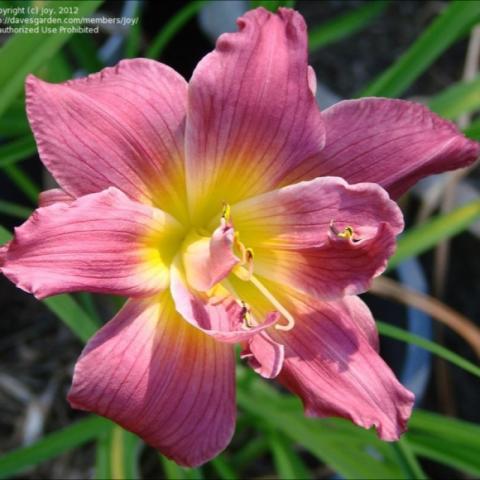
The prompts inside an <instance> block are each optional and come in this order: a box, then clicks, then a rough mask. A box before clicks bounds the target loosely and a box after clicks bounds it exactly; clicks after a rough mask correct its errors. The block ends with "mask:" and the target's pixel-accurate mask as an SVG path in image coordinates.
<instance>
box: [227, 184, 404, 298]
mask: <svg viewBox="0 0 480 480" xmlns="http://www.w3.org/2000/svg"><path fill="white" fill-rule="evenodd" d="M231 211H232V220H233V222H234V224H235V228H236V229H237V230H238V231H239V232H240V236H241V240H242V242H244V244H245V246H248V247H252V248H253V251H254V272H255V274H258V275H260V276H263V277H265V278H268V279H270V280H274V281H276V282H277V283H286V284H288V285H290V286H292V287H294V288H296V289H297V290H300V291H302V292H304V293H307V294H309V295H312V296H315V297H317V298H320V299H328V300H331V299H335V298H339V297H341V296H343V295H346V294H348V295H351V294H356V293H360V292H363V291H365V290H367V289H368V286H369V285H370V282H371V280H372V279H373V278H374V277H375V276H377V275H379V274H380V273H382V272H383V271H384V269H385V267H386V265H387V260H388V258H389V257H390V256H391V255H392V254H393V252H394V250H395V236H396V235H397V234H399V233H400V232H401V230H402V229H403V218H402V213H401V211H400V209H399V208H398V206H397V205H396V203H395V202H394V201H392V200H390V198H389V197H388V194H387V193H386V192H385V190H383V189H382V188H381V187H379V186H378V185H375V184H371V183H361V184H356V185H349V184H348V183H347V182H345V180H343V179H341V178H337V177H322V178H317V179H314V180H311V181H308V182H301V183H298V184H295V185H291V186H288V187H283V188H281V189H278V190H274V191H272V192H268V193H265V194H263V195H259V196H256V197H253V198H250V199H247V200H245V201H243V202H240V203H237V204H234V205H232V208H231ZM332 222H333V223H332ZM347 226H349V227H352V228H353V232H354V233H353V239H348V238H342V237H339V236H338V235H337V234H336V233H334V231H333V230H335V231H338V232H342V231H343V230H344V229H345V227H347Z"/></svg>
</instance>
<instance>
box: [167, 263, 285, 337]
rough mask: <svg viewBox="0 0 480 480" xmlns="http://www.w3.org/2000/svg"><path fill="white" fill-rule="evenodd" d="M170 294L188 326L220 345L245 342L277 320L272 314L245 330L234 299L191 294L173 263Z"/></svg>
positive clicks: (196, 293)
mask: <svg viewBox="0 0 480 480" xmlns="http://www.w3.org/2000/svg"><path fill="white" fill-rule="evenodd" d="M170 291H171V294H172V297H173V300H174V302H175V308H176V309H177V312H178V313H179V314H180V315H181V316H182V317H183V318H184V319H185V320H186V321H187V322H189V323H190V324H191V325H193V326H194V327H196V328H198V329H199V330H201V331H202V332H204V333H206V334H207V335H210V336H212V337H214V338H215V339H216V340H218V341H220V342H226V343H237V342H242V341H245V340H247V339H249V338H251V337H253V336H254V335H256V334H257V333H259V332H261V331H262V330H265V329H267V328H269V327H271V326H272V325H274V324H275V323H276V322H277V321H278V319H279V315H278V314H277V313H276V312H272V313H269V314H267V316H266V319H265V321H264V322H263V323H261V324H259V325H257V326H255V327H250V328H248V327H246V326H245V325H244V322H243V318H242V314H243V312H242V307H241V306H240V305H239V304H238V303H237V300H235V299H234V298H233V297H231V296H227V297H225V298H216V297H211V296H210V297H209V296H208V295H207V294H205V293H202V292H194V291H193V290H192V289H191V288H189V287H188V285H187V283H186V280H185V276H184V275H183V273H182V271H181V268H179V267H178V265H175V264H174V265H172V268H171V269H170Z"/></svg>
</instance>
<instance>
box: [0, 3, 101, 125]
mask: <svg viewBox="0 0 480 480" xmlns="http://www.w3.org/2000/svg"><path fill="white" fill-rule="evenodd" d="M101 3H102V0H82V1H74V2H73V1H72V2H69V3H68V6H71V7H72V8H78V14H77V15H74V16H75V17H79V18H81V17H86V16H88V15H90V14H91V13H93V12H94V11H95V10H96V9H97V8H98V7H99V6H100V5H101ZM42 7H53V8H56V9H57V10H58V8H57V7H58V4H57V2H55V1H48V2H44V3H43V4H42ZM58 15H59V17H62V18H66V17H67V16H65V15H60V14H58ZM39 17H40V15H39ZM70 17H71V16H70ZM58 26H59V27H60V26H65V27H68V26H69V25H68V24H66V23H64V24H62V25H58ZM71 35H72V34H70V33H52V34H34V33H28V34H14V35H12V37H11V38H10V39H9V40H8V41H7V42H6V43H5V45H4V46H3V47H2V49H1V50H0V65H2V68H1V69H0V116H1V115H2V114H3V112H4V111H5V110H6V109H7V108H8V106H9V105H10V104H11V103H12V101H13V100H14V99H15V98H16V97H17V95H18V94H19V93H20V92H21V91H22V90H23V84H24V81H25V77H26V75H27V74H29V73H31V72H34V71H35V70H37V69H38V68H39V67H40V66H42V65H44V64H45V62H47V61H48V60H49V59H50V58H52V57H53V56H54V55H55V53H56V52H57V51H58V50H59V49H60V48H61V47H62V45H63V44H64V43H65V42H66V41H67V40H68V39H69V38H70V37H71Z"/></svg>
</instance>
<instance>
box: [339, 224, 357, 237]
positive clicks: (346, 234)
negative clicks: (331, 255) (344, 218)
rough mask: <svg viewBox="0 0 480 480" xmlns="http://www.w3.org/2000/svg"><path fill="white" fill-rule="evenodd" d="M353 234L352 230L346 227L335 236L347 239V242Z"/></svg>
mask: <svg viewBox="0 0 480 480" xmlns="http://www.w3.org/2000/svg"><path fill="white" fill-rule="evenodd" d="M353 233H354V231H353V228H352V227H350V226H348V227H345V228H344V230H343V232H340V233H337V236H339V237H341V238H347V239H348V240H350V239H352V238H353Z"/></svg>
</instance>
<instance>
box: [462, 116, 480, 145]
mask: <svg viewBox="0 0 480 480" xmlns="http://www.w3.org/2000/svg"><path fill="white" fill-rule="evenodd" d="M463 133H464V134H465V135H466V136H467V137H468V138H473V140H480V118H479V119H478V120H474V121H473V122H472V123H471V124H470V125H469V126H468V127H467V128H465V129H464V130H463Z"/></svg>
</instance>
